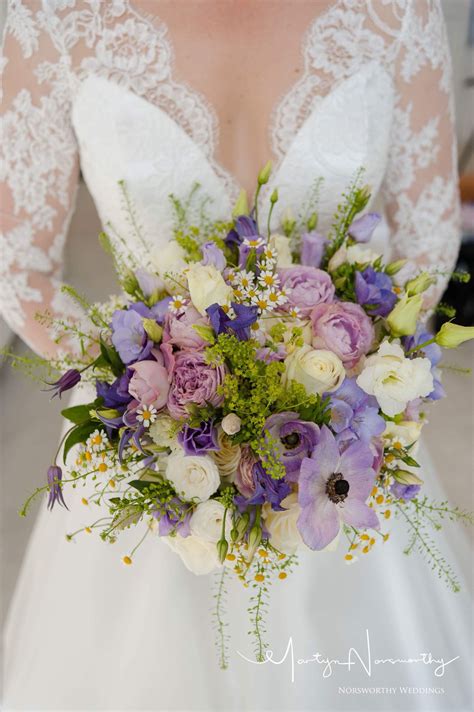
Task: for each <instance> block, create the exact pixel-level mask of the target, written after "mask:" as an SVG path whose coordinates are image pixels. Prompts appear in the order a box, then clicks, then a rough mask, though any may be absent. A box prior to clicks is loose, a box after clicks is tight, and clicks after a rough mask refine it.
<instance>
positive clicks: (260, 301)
mask: <svg viewBox="0 0 474 712" xmlns="http://www.w3.org/2000/svg"><path fill="white" fill-rule="evenodd" d="M251 301H252V304H256V305H257V307H258V310H259V313H260V314H264V313H265V312H267V311H269V310H270V309H271V308H272V307H271V304H270V301H269V300H268V297H267V295H266V294H265V292H259V293H258V294H255V295H254V296H253V297H252V300H251Z"/></svg>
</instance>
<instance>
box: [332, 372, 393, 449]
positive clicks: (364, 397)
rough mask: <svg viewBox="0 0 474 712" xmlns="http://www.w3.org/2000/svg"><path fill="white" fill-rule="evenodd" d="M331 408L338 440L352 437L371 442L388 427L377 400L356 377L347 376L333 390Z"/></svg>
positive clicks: (333, 426) (333, 425)
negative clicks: (364, 389)
mask: <svg viewBox="0 0 474 712" xmlns="http://www.w3.org/2000/svg"><path fill="white" fill-rule="evenodd" d="M330 412H331V428H332V429H333V430H334V432H335V433H336V439H337V440H338V442H339V441H342V440H346V441H347V440H351V439H352V438H354V439H358V440H363V441H364V442H369V441H370V440H372V438H375V437H377V436H379V435H381V434H382V433H383V431H384V430H385V421H384V419H383V418H382V417H381V416H380V415H379V408H378V405H377V401H376V400H375V398H374V397H373V396H369V395H368V394H367V393H365V391H363V390H362V388H360V387H359V386H358V385H357V383H356V379H355V378H345V379H344V381H343V383H342V385H341V386H340V387H339V388H338V389H337V391H334V392H333V393H331V394H330Z"/></svg>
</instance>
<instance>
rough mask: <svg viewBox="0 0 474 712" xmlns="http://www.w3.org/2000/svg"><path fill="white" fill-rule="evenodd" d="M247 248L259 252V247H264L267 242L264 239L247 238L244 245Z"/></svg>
mask: <svg viewBox="0 0 474 712" xmlns="http://www.w3.org/2000/svg"><path fill="white" fill-rule="evenodd" d="M242 244H244V245H245V246H246V247H250V248H251V249H252V250H258V248H259V247H263V246H264V244H265V240H264V239H263V238H262V237H253V238H248V237H245V238H244V240H243V243H242Z"/></svg>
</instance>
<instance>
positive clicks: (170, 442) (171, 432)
mask: <svg viewBox="0 0 474 712" xmlns="http://www.w3.org/2000/svg"><path fill="white" fill-rule="evenodd" d="M148 434H149V435H150V437H151V439H152V440H153V442H154V443H155V445H159V446H160V447H169V448H171V450H174V449H176V448H177V447H180V445H179V443H178V438H177V437H176V420H173V418H170V416H169V415H165V414H164V413H163V414H160V415H158V416H157V418H156V420H155V422H154V423H152V424H151V425H150V427H149V429H148Z"/></svg>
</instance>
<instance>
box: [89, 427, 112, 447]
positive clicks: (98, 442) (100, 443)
mask: <svg viewBox="0 0 474 712" xmlns="http://www.w3.org/2000/svg"><path fill="white" fill-rule="evenodd" d="M108 444H109V439H108V437H107V435H106V433H105V430H94V432H93V433H92V435H89V437H88V438H87V442H86V448H87V449H88V450H92V451H93V452H102V450H105V449H106V447H107V446H108Z"/></svg>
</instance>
